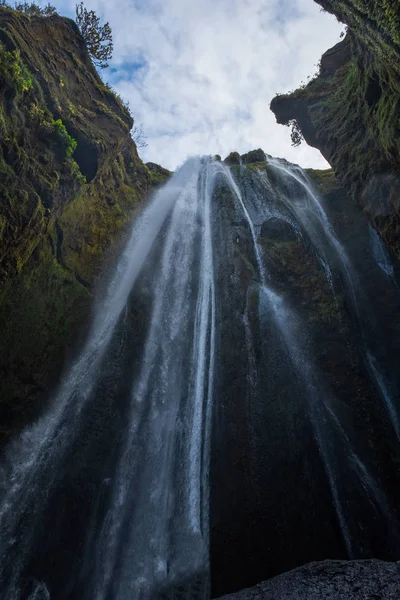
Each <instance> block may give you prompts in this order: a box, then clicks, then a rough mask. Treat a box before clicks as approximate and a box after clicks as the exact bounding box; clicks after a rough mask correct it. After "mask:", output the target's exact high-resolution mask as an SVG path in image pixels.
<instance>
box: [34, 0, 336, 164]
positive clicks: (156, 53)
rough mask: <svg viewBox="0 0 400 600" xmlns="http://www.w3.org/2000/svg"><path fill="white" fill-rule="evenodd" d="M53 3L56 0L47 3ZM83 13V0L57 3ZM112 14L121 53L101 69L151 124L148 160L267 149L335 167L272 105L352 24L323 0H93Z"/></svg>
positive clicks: (107, 16) (139, 119) (101, 11)
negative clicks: (79, 5) (296, 135)
mask: <svg viewBox="0 0 400 600" xmlns="http://www.w3.org/2000/svg"><path fill="white" fill-rule="evenodd" d="M39 3H40V4H42V5H44V4H47V0H46V1H43V2H39ZM51 4H53V5H54V6H56V8H57V10H58V12H59V13H60V14H63V15H66V16H71V17H73V16H74V14H75V10H74V7H75V4H76V0H53V2H51ZM85 6H86V7H87V8H88V9H93V10H95V11H96V13H97V14H98V16H101V17H102V18H103V19H104V20H105V21H108V22H109V23H110V25H111V28H112V31H113V41H114V54H113V59H112V61H111V62H110V67H109V68H108V69H105V70H103V71H102V72H101V75H102V77H103V78H104V79H105V80H106V81H108V83H110V84H111V85H112V86H113V88H114V89H115V90H116V91H117V92H118V93H119V94H120V96H121V97H122V98H123V99H124V100H125V101H126V102H129V106H130V109H131V112H132V116H133V117H134V119H135V124H136V125H140V124H141V123H142V124H143V131H144V133H145V136H146V138H147V139H146V141H147V143H148V146H147V147H146V148H142V149H139V153H140V155H141V157H142V158H143V160H144V161H152V162H156V163H158V164H161V165H162V166H164V167H167V168H169V169H172V170H173V169H175V168H176V167H177V165H179V164H181V163H182V162H183V161H184V160H185V159H186V158H187V157H188V156H193V155H204V154H220V155H221V156H222V158H224V157H225V156H227V155H228V154H229V152H231V151H234V150H236V151H238V152H239V153H240V154H243V153H244V152H247V151H249V150H252V149H254V148H260V147H261V148H262V149H263V150H264V151H265V152H266V153H268V154H272V155H273V156H278V157H284V158H286V159H287V160H290V161H292V162H295V163H298V164H300V165H301V166H302V167H314V168H327V167H328V164H327V163H326V162H325V160H324V159H323V157H322V156H321V154H320V153H319V151H318V150H316V149H314V148H310V147H308V146H307V145H306V144H305V142H303V143H302V144H301V145H300V146H299V147H297V148H293V147H292V146H291V141H290V131H289V128H288V127H284V126H282V125H278V124H277V123H276V122H275V116H274V114H273V113H272V112H271V111H270V109H269V104H270V102H271V100H272V98H273V97H274V96H275V95H276V94H277V93H284V92H288V91H290V90H294V89H296V88H297V87H298V86H299V84H300V83H301V82H302V81H303V82H306V81H307V78H308V76H312V75H314V73H315V72H316V71H317V63H318V61H319V59H320V57H321V55H322V54H323V52H325V51H326V50H327V49H328V48H330V47H332V46H333V45H334V44H335V43H336V42H338V41H339V35H340V32H341V31H342V30H343V26H342V25H341V24H340V23H338V22H337V20H336V19H335V17H333V16H332V15H329V14H327V13H324V12H321V10H320V7H319V6H318V5H317V4H316V3H315V2H313V0H115V1H114V2H112V1H110V0H107V1H106V0H87V1H86V2H85Z"/></svg>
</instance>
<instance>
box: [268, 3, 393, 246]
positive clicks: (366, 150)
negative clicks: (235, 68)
mask: <svg viewBox="0 0 400 600" xmlns="http://www.w3.org/2000/svg"><path fill="white" fill-rule="evenodd" d="M317 1H318V4H320V5H321V6H322V7H323V8H324V9H326V10H327V11H329V12H331V13H333V14H334V15H336V16H337V18H338V19H339V20H340V21H342V22H344V23H346V24H347V25H348V33H347V35H346V37H345V38H344V40H342V41H341V42H340V43H339V44H337V45H335V46H334V47H333V48H332V49H330V50H328V51H327V52H326V53H325V54H324V55H323V56H322V59H321V68H320V72H319V75H318V76H317V77H316V78H315V79H313V80H312V81H311V82H310V83H309V84H308V85H307V86H306V87H304V88H301V89H299V90H296V91H295V92H293V93H291V94H283V95H279V96H277V97H276V98H274V99H273V101H272V102H271V109H272V111H273V112H274V113H275V116H276V119H277V121H278V123H281V124H285V125H286V124H291V123H292V122H293V121H294V122H296V123H297V126H298V127H299V128H300V130H301V133H302V135H303V137H304V139H305V140H306V142H307V143H308V144H310V145H311V146H314V147H316V148H318V149H319V150H320V151H321V153H322V154H323V156H324V157H325V158H326V159H327V160H328V162H329V163H330V164H331V165H332V167H333V168H334V170H335V172H336V175H337V177H338V178H339V180H340V181H341V183H342V184H343V186H344V187H345V188H346V190H347V191H348V192H349V194H350V197H351V198H352V199H353V200H354V201H356V202H357V203H359V204H360V205H361V206H362V208H363V209H364V211H365V212H366V213H367V215H368V217H369V219H370V221H371V223H372V225H373V226H374V227H375V228H376V230H377V231H378V232H379V234H380V235H381V237H382V238H383V240H384V241H385V243H386V245H387V247H388V248H389V249H390V250H391V251H392V252H393V253H394V254H396V255H397V256H400V245H399V240H400V211H399V203H398V198H399V193H400V145H399V126H400V122H399V114H400V112H399V111H400V83H399V82H400V67H399V65H400V23H399V19H398V10H399V7H398V3H396V2H394V3H388V2H384V1H383V0H379V1H377V2H373V3H366V2H361V3H360V2H358V1H355V0H350V1H343V0H317Z"/></svg>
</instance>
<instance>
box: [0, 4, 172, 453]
mask: <svg viewBox="0 0 400 600" xmlns="http://www.w3.org/2000/svg"><path fill="white" fill-rule="evenodd" d="M132 124H133V120H132V117H131V116H130V114H129V111H128V110H127V108H126V107H125V106H124V105H123V103H122V102H121V100H120V99H119V98H118V97H117V96H116V95H115V94H114V93H113V92H112V91H111V90H110V88H109V87H108V86H106V85H105V84H104V83H103V82H102V81H101V79H100V77H99V75H98V73H97V72H96V70H95V69H94V67H93V65H92V62H91V60H90V57H89V55H88V53H87V49H86V46H85V43H84V41H83V39H82V37H81V35H80V33H79V31H78V29H77V27H76V25H75V23H74V22H73V21H71V20H69V19H63V18H61V17H58V16H54V17H49V18H45V19H43V18H35V17H32V18H28V17H27V16H26V15H24V14H22V13H18V12H16V11H13V10H11V9H9V8H3V7H0V329H1V331H2V336H1V340H0V365H1V367H0V369H1V383H0V398H1V401H0V423H1V425H0V445H1V443H3V442H4V440H5V439H6V438H7V436H8V435H9V434H10V433H11V432H12V431H14V430H15V429H18V428H19V427H21V426H22V425H23V424H24V423H25V422H27V421H29V420H30V419H32V418H34V416H35V415H36V414H37V411H38V410H40V407H41V406H42V403H43V402H44V400H45V398H46V396H47V395H48V392H49V389H50V387H51V385H52V383H53V382H54V381H55V380H56V379H57V377H58V376H59V374H60V371H61V369H62V367H63V365H64V364H65V361H66V360H67V359H68V357H69V356H70V355H71V353H73V351H74V349H75V350H76V347H77V344H78V345H79V338H80V336H81V334H82V331H83V330H84V327H85V324H86V323H87V322H88V319H89V315H90V311H91V303H92V295H91V290H92V287H93V284H94V282H95V281H96V278H97V276H98V275H99V273H100V271H101V269H102V268H103V266H104V263H105V260H106V256H107V255H108V253H111V248H112V247H113V246H114V247H115V246H116V245H118V243H120V242H119V241H118V240H119V239H121V234H122V233H123V232H124V230H125V229H126V227H127V226H128V224H129V222H130V220H131V218H132V216H133V214H134V212H135V211H136V210H137V208H138V206H139V204H140V203H141V202H142V201H143V200H144V198H145V197H146V195H147V194H148V193H149V192H150V191H151V189H152V188H153V187H154V186H155V185H159V184H160V183H161V182H162V181H164V180H165V179H166V177H168V176H169V172H167V171H165V170H163V169H162V168H161V167H157V165H155V166H154V167H153V168H151V169H150V168H149V167H147V166H145V165H144V164H143V162H142V161H141V160H140V158H139V156H138V153H137V149H136V146H135V144H134V142H133V140H132V138H131V135H130V129H131V127H132Z"/></svg>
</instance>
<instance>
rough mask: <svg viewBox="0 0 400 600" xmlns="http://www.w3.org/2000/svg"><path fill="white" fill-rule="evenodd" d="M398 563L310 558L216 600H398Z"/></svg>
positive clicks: (399, 587)
mask: <svg viewBox="0 0 400 600" xmlns="http://www.w3.org/2000/svg"><path fill="white" fill-rule="evenodd" d="M399 597H400V565H399V563H388V562H383V561H379V560H364V561H348V562H346V561H337V560H335V561H330V560H326V561H323V562H314V563H310V564H308V565H305V566H303V567H300V568H298V569H295V570H293V571H289V572H288V573H283V574H282V575H279V576H278V577H274V578H273V579H271V580H269V581H264V582H262V583H259V584H258V585H256V586H254V587H253V588H249V589H246V590H242V591H240V592H237V593H235V594H229V595H227V596H223V597H221V598H220V600H398V598H399Z"/></svg>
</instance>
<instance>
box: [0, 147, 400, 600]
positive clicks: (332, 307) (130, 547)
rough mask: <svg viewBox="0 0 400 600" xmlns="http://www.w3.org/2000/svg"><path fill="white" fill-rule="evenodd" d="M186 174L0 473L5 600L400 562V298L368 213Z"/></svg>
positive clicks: (250, 170) (140, 235)
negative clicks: (332, 561) (330, 564)
mask: <svg viewBox="0 0 400 600" xmlns="http://www.w3.org/2000/svg"><path fill="white" fill-rule="evenodd" d="M259 158H260V162H257V163H252V164H248V165H237V164H234V165H233V166H231V167H229V166H228V165H227V164H224V163H222V162H220V161H218V160H213V159H211V158H203V159H200V158H195V159H190V160H189V161H187V162H186V163H185V164H184V165H183V166H182V167H181V168H180V169H179V170H178V171H177V172H176V173H175V174H174V175H173V177H172V178H171V179H170V180H169V181H168V183H167V184H165V185H164V186H163V187H162V188H161V189H160V190H159V191H158V192H157V193H156V194H155V195H154V197H153V198H152V199H151V201H150V202H149V204H148V205H147V207H146V208H145V209H144V210H143V211H142V213H141V215H140V216H139V217H138V218H137V219H136V220H135V222H134V224H133V228H132V232H131V235H130V237H129V240H128V242H127V244H126V246H125V249H124V251H123V253H122V255H121V256H120V258H119V260H118V262H117V264H116V265H115V268H114V271H113V272H112V274H111V276H110V278H109V281H108V284H107V286H106V289H105V292H104V293H103V295H102V297H99V300H98V304H97V308H96V311H95V314H94V317H93V323H92V327H91V330H90V332H89V335H88V337H87V340H86V342H85V344H84V347H83V348H82V349H81V351H80V353H79V356H78V357H77V358H76V360H75V362H74V364H73V365H72V367H71V368H70V370H69V371H68V372H67V373H66V374H65V376H64V378H63V380H62V381H61V383H60V387H59V390H58V392H57V393H56V394H55V395H54V398H53V399H52V401H51V403H50V406H49V408H48V410H47V412H46V413H45V414H44V415H43V416H42V417H41V419H39V420H38V421H37V422H36V423H35V424H33V425H32V426H31V427H29V428H27V429H26V430H25V431H24V432H23V434H22V435H21V436H20V437H19V438H18V439H15V440H14V441H13V443H12V444H11V445H10V446H9V447H8V448H7V450H6V454H5V456H4V457H3V462H2V464H1V473H0V475H1V498H0V527H1V532H2V534H1V538H0V581H1V589H2V598H4V600H17V599H18V600H45V599H48V598H51V599H52V600H67V599H68V600H94V599H95V600H126V599H127V598H129V599H132V600H134V599H140V600H148V599H153V598H154V599H155V598H164V597H165V598H175V597H177V598H178V597H179V598H180V597H187V598H193V599H195V598H207V597H209V595H210V586H211V593H212V594H213V595H219V594H222V593H227V592H230V591H234V590H236V589H239V588H241V587H245V586H249V585H252V584H253V583H256V582H257V581H260V580H261V579H266V578H268V577H271V576H273V575H276V574H278V573H281V572H283V571H286V570H289V569H291V568H293V567H295V566H298V565H301V564H304V563H306V562H308V561H311V560H321V559H325V558H367V557H377V558H382V559H395V558H398V556H399V552H400V530H399V527H398V522H399V520H398V519H399V514H398V508H397V507H398V506H399V500H400V497H399V496H400V485H399V483H400V481H399V479H400V477H399V471H398V466H397V463H398V461H399V459H400V452H399V435H400V417H399V400H398V394H399V392H398V386H399V373H398V369H397V368H396V364H397V362H398V359H399V349H397V343H396V339H397V337H398V333H399V332H398V328H399V326H400V319H399V316H400V295H399V292H398V288H397V283H396V272H395V265H394V264H393V262H392V261H391V258H390V256H389V255H388V254H387V253H386V251H385V250H384V248H383V246H381V242H380V239H379V237H378V236H377V234H376V233H375V232H374V231H371V230H370V229H369V227H368V223H367V221H366V219H365V218H364V216H363V214H362V213H361V212H358V211H357V210H356V209H354V210H355V212H354V210H353V212H354V214H353V215H351V210H350V212H349V215H350V221H351V219H352V218H354V219H355V222H356V230H357V244H356V247H355V244H354V243H353V239H352V237H351V235H352V231H354V227H353V225H354V223H353V222H350V223H349V222H347V221H346V219H344V220H343V219H340V218H339V216H338V215H340V201H338V203H337V204H327V205H325V203H324V202H323V200H322V199H321V198H320V197H319V195H318V193H317V191H316V189H315V188H314V187H313V185H312V183H311V182H310V180H309V179H308V178H307V175H306V174H305V173H304V172H303V171H302V170H301V169H300V168H298V167H295V166H293V165H290V164H288V163H286V162H285V161H279V160H276V159H268V160H265V161H263V160H262V158H263V157H262V156H260V157H259Z"/></svg>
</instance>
